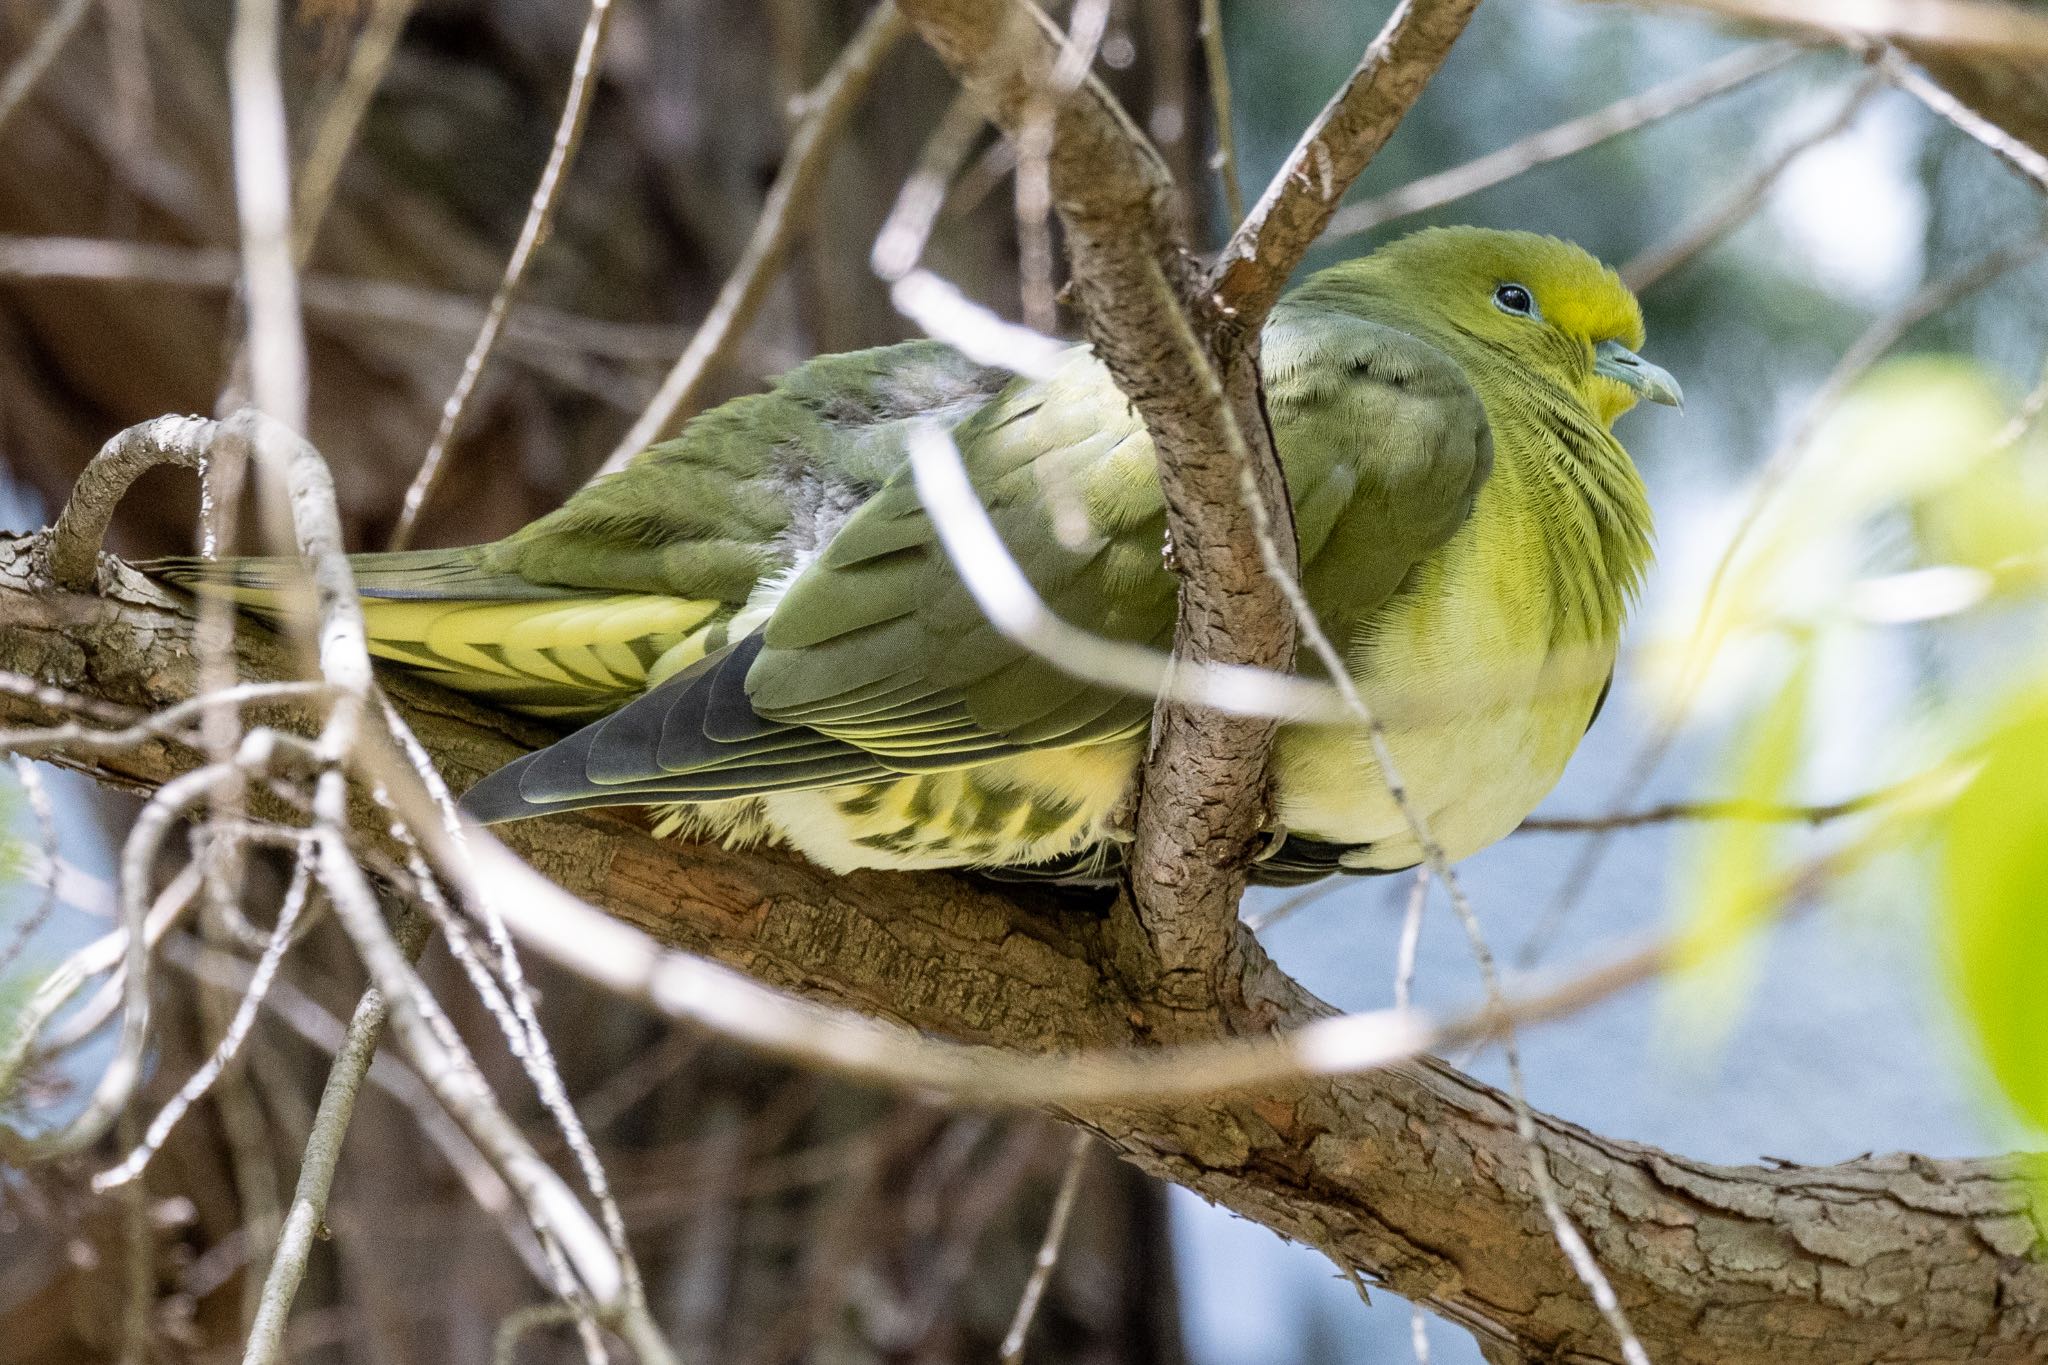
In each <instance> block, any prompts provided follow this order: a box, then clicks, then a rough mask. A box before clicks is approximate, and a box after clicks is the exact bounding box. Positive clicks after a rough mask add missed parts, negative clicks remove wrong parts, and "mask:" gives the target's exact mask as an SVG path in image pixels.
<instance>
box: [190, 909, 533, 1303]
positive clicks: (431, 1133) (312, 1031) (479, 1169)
mask: <svg viewBox="0 0 2048 1365" xmlns="http://www.w3.org/2000/svg"><path fill="white" fill-rule="evenodd" d="M424 933H425V920H424V917H420V916H408V919H407V920H406V921H405V922H404V923H401V924H400V926H399V936H398V937H399V944H400V946H401V947H404V946H406V945H407V944H423V943H424V942H425V939H424ZM163 954H164V960H165V961H166V962H169V963H170V964H171V965H173V966H175V967H178V968H180V969H181V970H183V971H185V972H187V973H189V974H190V975H191V976H192V977H193V979H195V980H197V981H202V982H205V983H208V984H210V985H213V986H216V987H219V988H220V989H222V990H227V991H233V992H236V993H238V994H239V993H240V992H243V991H246V990H248V988H249V986H250V983H251V979H252V977H253V975H254V973H253V971H252V969H251V968H250V966H249V964H248V963H246V962H244V961H243V960H242V959H241V958H239V957H234V956H231V955H229V954H227V953H225V952H222V951H221V950H219V949H217V948H213V947H210V946H207V945H205V944H202V943H201V942H200V941H199V940H198V939H197V938H195V937H193V936H192V935H190V934H171V935H169V936H168V937H167V938H165V939H164V941H163ZM263 1004H264V1006H265V1007H266V1008H267V1009H268V1010H269V1011H270V1012H271V1013H272V1014H273V1015H275V1016H276V1017H277V1018H279V1019H281V1020H283V1021H284V1023H285V1024H286V1025H288V1026H289V1027H290V1028H291V1030H292V1031H293V1032H294V1033H296V1034H298V1035H299V1037H301V1038H303V1039H305V1040H306V1041H307V1042H309V1043H311V1044H312V1045H313V1046H315V1047H317V1048H319V1049H321V1050H322V1051H323V1052H326V1053H327V1054H328V1055H329V1057H330V1058H334V1057H339V1056H340V1055H341V1053H342V1052H343V1051H344V1050H346V1049H347V1048H348V1047H350V1046H351V1044H350V1031H349V1026H348V1025H344V1024H343V1023H342V1021H341V1020H339V1019H337V1018H335V1017H334V1016H333V1015H332V1014H329V1013H328V1012H327V1010H326V1008H325V1007H324V1006H322V1005H321V1004H320V1003H319V1002H318V1001H316V1000H314V999H313V998H312V997H311V996H309V995H307V994H306V993H305V992H304V991H302V990H300V989H299V988H298V987H296V986H294V985H292V983H291V982H290V981H287V980H278V981H275V982H273V983H272V985H271V988H270V991H269V993H268V994H267V995H266V996H265V997H264V1000H263ZM357 1012H358V1014H360V1012H361V1006H360V1004H359V1005H358V1007H357ZM352 1022H353V1021H352ZM332 1065H333V1063H332V1062H331V1061H330V1063H329V1066H330V1068H331V1067H332ZM331 1075H332V1072H331V1070H330V1076H331ZM365 1075H366V1077H367V1079H368V1080H369V1082H370V1084H371V1085H372V1086H374V1087H375V1088H377V1089H379V1090H381V1091H383V1092H384V1093H385V1094H386V1095H388V1096H389V1097H390V1098H391V1099H393V1100H394V1101H396V1102H397V1103H398V1104H399V1105H401V1106H403V1107H404V1109H405V1111H406V1113H407V1114H408V1115H409V1116H410V1117H411V1118H412V1121H413V1122H414V1123H416V1124H418V1125H419V1127H420V1131H421V1132H423V1133H425V1134H426V1136H427V1139H428V1141H430V1142H432V1143H433V1144H434V1146H435V1147H436V1148H437V1149H438V1150H439V1151H440V1152H441V1155H442V1156H443V1157H444V1158H446V1159H447V1162H448V1165H449V1167H450V1169H452V1170H453V1171H454V1172H455V1174H456V1177H457V1178H458V1179H460V1180H461V1181H462V1184H463V1188H464V1189H466V1190H467V1191H468V1192H469V1197H470V1198H471V1199H472V1200H474V1201H475V1203H476V1206H477V1207H478V1208H479V1209H481V1210H482V1211H483V1212H484V1213H485V1214H486V1215H489V1216H490V1217H491V1218H492V1219H493V1220H494V1221H495V1222H496V1223H497V1224H498V1226H499V1228H500V1230H501V1231H503V1232H504V1234H505V1237H506V1240H507V1241H508V1242H509V1243H510V1244H511V1246H512V1250H513V1252H514V1253H515V1254H516V1255H517V1256H518V1257H519V1259H520V1260H521V1261H522V1262H523V1263H524V1264H525V1265H526V1267H527V1269H528V1271H530V1272H531V1273H532V1274H533V1276H534V1278H535V1279H537V1280H541V1281H545V1280H546V1279H547V1276H548V1269H547V1265H546V1263H545V1261H544V1260H543V1259H542V1255H541V1250H540V1245H539V1243H537V1242H536V1241H535V1240H534V1237H533V1231H532V1229H531V1228H530V1227H528V1226H527V1224H526V1223H525V1222H524V1221H523V1220H522V1219H521V1218H520V1217H519V1216H518V1212H519V1211H518V1207H517V1201H516V1200H515V1199H514V1198H513V1197H512V1191H511V1189H510V1187H508V1186H507V1185H506V1184H505V1181H504V1178H503V1177H501V1176H500V1175H499V1174H498V1173H497V1171H496V1170H494V1169H493V1168H492V1166H491V1164H490V1163H489V1162H488V1161H486V1160H484V1157H483V1154H482V1153H481V1152H479V1151H478V1150H477V1149H476V1144H475V1143H473V1142H471V1141H470V1140H469V1137H468V1135H467V1134H465V1133H464V1132H463V1131H462V1129H460V1128H459V1127H457V1126H456V1125H455V1123H454V1121H453V1120H451V1119H450V1118H449V1117H448V1115H447V1113H446V1112H444V1111H443V1110H442V1109H441V1107H440V1105H439V1104H438V1103H437V1102H436V1101H435V1099H434V1096H433V1092H431V1091H430V1090H428V1089H427V1087H426V1084H425V1083H424V1082H423V1081H421V1080H420V1078H419V1075H418V1073H416V1072H414V1071H413V1070H412V1069H411V1068H410V1067H408V1066H407V1065H406V1064H405V1063H404V1062H403V1061H402V1060H400V1059H399V1058H398V1057H397V1056H395V1055H393V1054H391V1053H377V1054H375V1055H374V1056H373V1057H372V1059H371V1062H370V1069H369V1071H368V1072H367V1073H365ZM359 1079H360V1078H359ZM332 1122H333V1120H332V1119H331V1118H330V1120H329V1123H330V1124H331V1123H332ZM318 1126H319V1123H318V1115H317V1113H316V1115H315V1122H314V1123H313V1124H311V1125H309V1134H310V1132H311V1131H312V1130H314V1129H317V1128H318ZM302 1169H303V1168H302ZM299 1193H300V1194H307V1193H308V1191H307V1190H306V1188H305V1187H304V1185H303V1183H302V1185H301V1188H300V1190H299ZM322 1198H323V1199H324V1195H323V1196H322ZM273 1273H274V1272H273ZM258 1288H259V1289H260V1288H261V1284H260V1282H259V1285H258Z"/></svg>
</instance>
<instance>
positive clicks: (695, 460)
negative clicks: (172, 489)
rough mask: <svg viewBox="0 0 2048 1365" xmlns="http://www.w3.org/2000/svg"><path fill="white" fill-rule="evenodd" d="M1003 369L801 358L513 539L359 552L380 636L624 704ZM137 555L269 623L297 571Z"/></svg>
mask: <svg viewBox="0 0 2048 1365" xmlns="http://www.w3.org/2000/svg"><path fill="white" fill-rule="evenodd" d="M1008 382H1009V376H1008V375H1006V374H1003V373H1001V372H1000V371H995V370H991V369H988V368H986V367H984V366H980V365H977V364H975V363H974V362H972V361H970V360H968V359H967V358H966V357H964V356H962V355H960V354H959V353H958V352H957V351H954V350H952V349H951V348H949V347H945V346H941V345H938V344H936V343H933V342H911V343H907V344H905V345H900V346H890V347H883V348H881V349H878V350H872V351H856V352H852V353H850V354H846V355H835V356H826V357H822V358H820V359H818V360H814V361H811V362H809V363H808V364H805V365H802V366H799V367H798V368H797V369H795V370H792V371H791V372H790V373H789V374H787V375H785V376H783V377H782V378H781V379H780V380H779V381H778V382H777V383H776V384H775V386H774V387H773V388H771V389H770V390H769V391H768V392H766V393H762V394H757V395H753V396H750V397H747V398H742V399H739V400H736V401H734V402H731V403H727V404H725V405H723V406H721V407H719V408H717V409H715V410H713V411H711V412H708V413H705V414H703V415H702V416H701V417H699V418H697V419H696V420H695V421H693V422H691V423H690V424H689V425H688V426H687V427H685V428H684V430H683V432H682V433H681V434H680V435H679V436H677V437H676V438H675V439H673V440H670V441H664V442H661V443H660V444H658V445H655V446H652V447H650V448H649V449H648V450H646V451H645V452H643V453H642V454H641V455H640V457H639V458H638V459H636V460H635V461H634V462H633V463H632V464H630V465H629V466H628V467H627V468H626V469H625V470H623V471H622V472H620V473H618V474H616V475H613V476H612V477H610V478H607V479H602V480H599V481H598V482H596V483H593V484H591V485H589V486H588V487H586V488H584V489H583V490H581V491H580V492H578V493H577V494H576V496H574V497H572V498H571V499H570V500H569V501H568V503H567V504H565V505H564V506H563V507H562V508H561V509H560V510H559V511H557V512H555V513H552V514H551V515H549V516H546V517H543V518H541V519H540V520H539V521H537V522H535V523H534V524H532V525H531V526H528V527H527V528H525V529H524V530H522V531H520V532H518V533H517V534H515V535H513V536H511V537H509V538H508V539H506V540H503V541H499V542H497V543H496V544H493V545H480V546H471V547H467V548H464V549H459V550H424V551H415V552H405V553H399V554H367V555H356V556H354V557H352V559H351V561H350V563H351V566H352V567H353V569H354V571H355V575H356V582H357V585H358V587H359V589H360V591H361V593H362V596H363V611H364V618H365V624H366V626H367V629H368V633H369V642H370V648H371V650H372V652H374V653H375V654H377V655H378V656H379V657H381V658H385V659H390V660H392V661H394V662H396V663H400V664H403V665H405V666H407V667H409V668H411V669H413V670H415V671H416V672H419V673H420V674H422V675H423V676H426V677H428V678H431V679H432V680H433V681H435V682H438V683H440V684H442V685H443V686H447V687H452V688H454V689H456V690H458V691H463V692H468V693H471V694H473V695H477V696H481V697H483V698H485V699H487V700H489V701H491V702H493V703H495V704H497V705H500V706H507V707H512V708H516V709H519V710H523V711H526V712H529V713H531V714H536V715H541V716H547V717H557V718H574V719H577V720H587V719H589V718H591V717H592V716H594V715H602V714H606V713H608V712H611V711H614V710H616V709H618V708H619V707H620V706H622V705H624V704H625V703H626V702H628V701H630V700H631V699H633V698H634V697H636V696H639V695H640V694H641V693H642V692H644V691H646V690H647V688H648V687H649V686H650V685H651V684H653V683H658V682H660V681H661V680H662V679H664V678H667V677H669V676H671V675H673V674H675V673H677V672H679V671H680V670H682V669H684V668H686V667H688V666H689V665H690V664H692V663H694V662H696V661H697V660H699V659H701V658H703V657H704V656H706V655H707V654H716V653H717V652H718V651H719V650H720V649H721V648H722V647H723V646H724V645H725V644H726V643H727V642H728V639H729V638H730V636H731V635H732V633H733V632H732V631H731V630H730V629H729V626H730V624H731V622H732V621H733V618H734V617H735V616H736V615H737V614H738V613H739V612H740V611H741V609H742V608H743V607H744V605H745V603H746V601H747V599H748V597H749V596H750V595H751V594H752V593H753V592H754V591H755V589H756V588H757V586H758V585H759V584H760V582H761V581H762V580H764V579H770V578H773V577H774V576H776V575H777V574H780V573H784V572H786V571H787V570H788V568H789V566H790V564H791V563H792V562H793V560H794V559H795V558H796V557H797V556H798V555H799V554H800V553H801V552H802V551H803V549H804V547H805V546H806V545H807V544H814V543H818V542H821V541H822V540H824V539H827V538H829V536H830V534H831V532H832V530H833V529H835V528H836V526H837V524H838V523H839V522H841V521H843V520H844V519H845V517H846V516H847V515H848V513H849V512H850V510H851V509H852V508H853V507H856V506H858V505H859V504H860V503H861V502H862V501H864V500H865V499H866V498H868V497H870V496H872V495H873V493H874V492H875V490H876V489H878V488H880V487H881V485H882V483H883V482H884V480H886V479H887V477H888V476H889V474H890V472H891V471H893V470H894V469H895V468H897V467H898V466H899V465H901V463H902V461H903V439H904V435H905V432H906V430H907V425H906V424H907V423H908V422H910V421H912V420H916V419H920V418H925V417H929V416H934V415H936V416H939V417H941V418H945V417H954V416H957V415H958V414H960V413H962V412H966V411H971V410H972V409H973V408H974V407H976V406H979V405H980V404H981V403H984V402H986V401H987V400H988V398H989V397H990V396H991V395H992V394H994V393H996V392H997V391H998V390H999V389H1001V388H1002V387H1003V385H1004V384H1006V383H1008ZM141 567H142V568H144V569H145V570H146V571H148V572H150V573H153V574H155V575H156V576H158V577H160V578H162V579H164V580H166V581H168V582H172V583H176V584H179V585H180V586H183V587H186V588H188V589H191V590H193V591H196V592H207V591H217V592H221V593H224V594H226V595H228V596H230V597H231V598H233V599H234V600H235V601H236V602H237V603H238V604H239V605H241V606H243V607H244V608H246V609H247V610H249V611H251V612H252V613H254V614H256V615H258V616H265V617H269V618H272V619H275V618H276V617H277V616H279V615H280V614H281V613H282V612H283V611H284V610H285V607H284V603H283V596H284V594H285V593H286V592H287V591H289V590H290V588H291V585H292V584H293V583H294V582H297V581H300V574H299V571H298V569H297V568H296V566H295V565H294V564H293V563H292V562H291V561H288V560H277V559H239V560H222V561H205V560H198V559H165V560H155V561H152V562H150V563H147V564H144V565H142V566H141Z"/></svg>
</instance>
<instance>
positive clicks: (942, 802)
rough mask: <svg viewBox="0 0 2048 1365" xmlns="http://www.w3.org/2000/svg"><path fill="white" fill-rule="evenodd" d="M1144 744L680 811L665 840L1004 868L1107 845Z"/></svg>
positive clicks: (866, 862)
mask: <svg viewBox="0 0 2048 1365" xmlns="http://www.w3.org/2000/svg"><path fill="white" fill-rule="evenodd" d="M1139 753H1140V748H1139V742H1138V741H1137V740H1125V741H1121V742H1116V743H1109V744H1096V745H1090V746H1088V747H1085V748H1077V749H1054V750H1044V751H1040V752H1037V753H1029V754H1023V755H1020V756H1019V757H1016V758H1011V759H1003V760H1000V761H997V762H994V763H984V764H979V765H977V766H975V767H972V768H956V769H952V770H950V771H945V772H935V773H925V774H920V775H918V776H909V777H899V778H895V779H893V780H890V781H887V782H863V783H857V784H854V785H850V786H844V787H827V788H823V789H820V790H815V791H792V792H775V793H771V794H769V795H766V796H761V797H755V798H751V799H749V800H745V801H724V802H712V803H704V804H698V805H686V806H671V807H668V808H667V810H666V811H665V813H664V816H663V818H662V821H661V823H660V824H658V825H657V826H656V831H655V832H656V833H657V834H670V833H680V834H683V835H686V836H689V837H704V838H719V839H723V840H725V841H727V842H729V843H751V842H755V841H760V840H769V841H775V842H781V843H786V844H788V845H789V846H790V847H792V848H794V849H796V850H797V852H799V853H801V854H803V855H804V856H805V857H806V858H809V859H810V860H811V861H812V862H815V863H818V864H821V865H822V866H825V867H828V868H831V869H832V870H833V871H835V872H846V871H851V870H853V869H855V868H862V867H881V868H899V869H913V868H938V867H1004V866H1019V865H1023V864H1027V863H1035V862H1044V861H1046V860H1048V859H1052V858H1060V857H1064V856H1066V855H1068V854H1072V853H1076V852H1079V851H1081V850H1083V849H1086V848H1089V847H1092V846H1093V845H1095V844H1097V843H1099V842H1101V840H1102V839H1103V838H1104V837H1106V836H1107V835H1108V833H1109V831H1110V828H1111V826H1112V824H1113V823H1114V820H1115V818H1116V816H1117V813H1118V809H1119V807H1120V806H1121V804H1122V803H1123V800H1124V796H1125V793H1126V792H1127V791H1128V790H1129V787H1130V781H1131V777H1132V774H1133V773H1134V772H1135V771H1136V768H1137V763H1138V756H1139Z"/></svg>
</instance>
